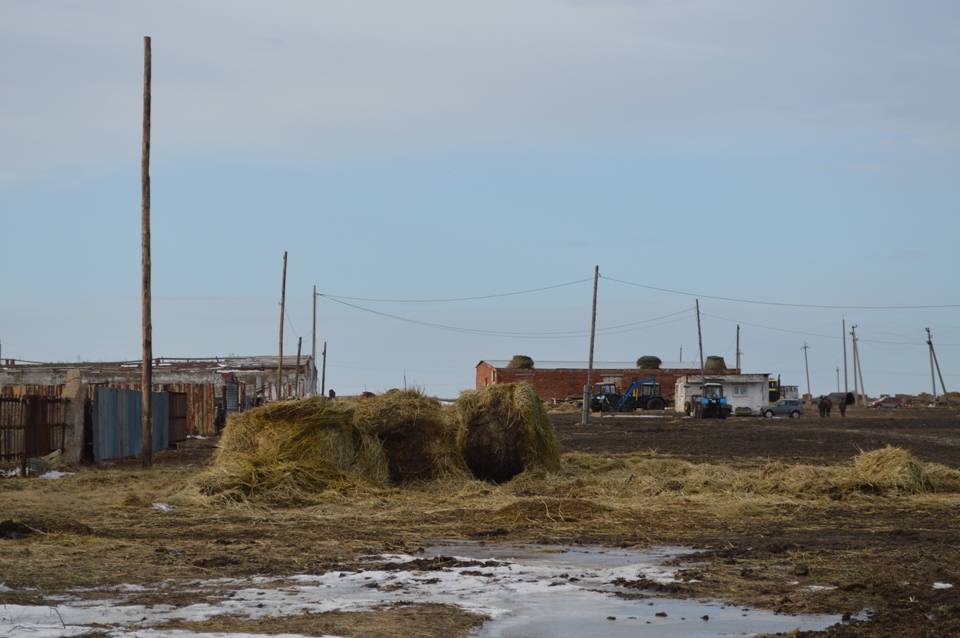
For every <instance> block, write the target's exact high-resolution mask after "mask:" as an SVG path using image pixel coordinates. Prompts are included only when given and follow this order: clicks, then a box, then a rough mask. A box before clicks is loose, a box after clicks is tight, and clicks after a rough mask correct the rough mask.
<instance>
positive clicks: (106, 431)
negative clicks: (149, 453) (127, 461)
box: [92, 387, 170, 462]
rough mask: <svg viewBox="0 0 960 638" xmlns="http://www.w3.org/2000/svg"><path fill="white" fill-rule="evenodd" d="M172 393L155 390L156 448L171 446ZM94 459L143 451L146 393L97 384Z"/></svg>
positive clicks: (154, 420)
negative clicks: (170, 410)
mask: <svg viewBox="0 0 960 638" xmlns="http://www.w3.org/2000/svg"><path fill="white" fill-rule="evenodd" d="M169 405H170V404H169V396H168V394H167V393H166V392H154V393H153V451H154V452H158V451H160V450H165V449H167V447H169V445H170V435H169V432H170V417H169V414H170V412H169ZM92 425H93V460H94V462H100V461H102V460H105V459H117V458H123V457H128V456H137V455H139V454H140V453H141V452H143V394H142V393H141V392H137V391H134V390H119V389H116V388H106V387H97V388H96V391H95V392H94V395H93V424H92Z"/></svg>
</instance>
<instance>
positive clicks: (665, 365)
mask: <svg viewBox="0 0 960 638" xmlns="http://www.w3.org/2000/svg"><path fill="white" fill-rule="evenodd" d="M480 363H488V364H490V365H491V366H493V367H494V368H506V367H507V364H509V363H510V360H509V359H484V360H483V361H481V362H480ZM477 365H479V364H477ZM629 368H637V362H636V361H594V362H593V369H594V370H627V369H629ZM533 369H534V370H586V369H587V362H586V361H534V363H533ZM637 369H639V368H637ZM660 369H661V370H699V369H700V364H699V363H694V362H692V361H684V362H682V363H680V362H674V361H664V362H662V363H661V364H660Z"/></svg>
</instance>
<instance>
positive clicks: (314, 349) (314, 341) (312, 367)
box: [307, 286, 317, 396]
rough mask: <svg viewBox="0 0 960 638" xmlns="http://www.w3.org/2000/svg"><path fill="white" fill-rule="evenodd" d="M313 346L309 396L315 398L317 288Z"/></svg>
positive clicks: (314, 304) (314, 297)
mask: <svg viewBox="0 0 960 638" xmlns="http://www.w3.org/2000/svg"><path fill="white" fill-rule="evenodd" d="M312 340H313V344H312V347H311V348H310V392H308V393H307V394H308V395H309V396H313V395H315V394H316V393H317V287H316V286H314V287H313V336H312Z"/></svg>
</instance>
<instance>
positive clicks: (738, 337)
mask: <svg viewBox="0 0 960 638" xmlns="http://www.w3.org/2000/svg"><path fill="white" fill-rule="evenodd" d="M737 374H740V324H739V323H738V324H737Z"/></svg>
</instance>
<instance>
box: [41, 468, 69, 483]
mask: <svg viewBox="0 0 960 638" xmlns="http://www.w3.org/2000/svg"><path fill="white" fill-rule="evenodd" d="M73 475H74V472H61V471H60V470H50V471H49V472H46V473H44V474H41V475H40V478H42V479H47V480H48V481H55V480H57V479H62V478H63V477H64V476H73Z"/></svg>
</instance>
